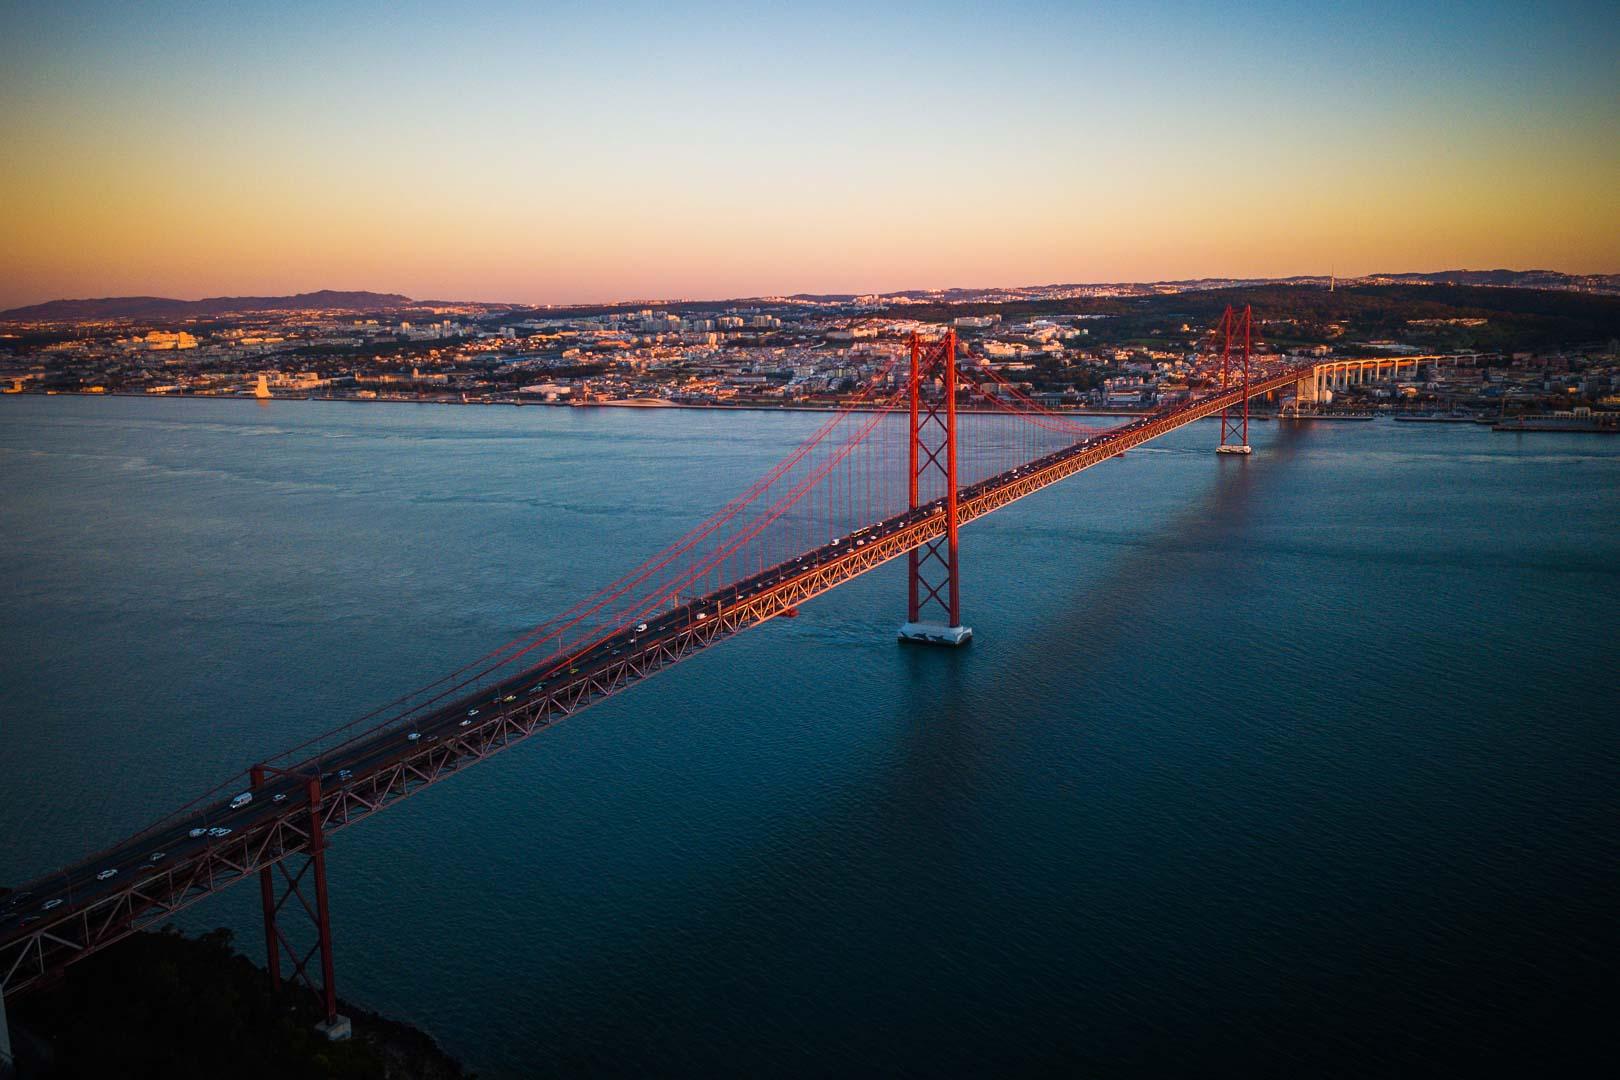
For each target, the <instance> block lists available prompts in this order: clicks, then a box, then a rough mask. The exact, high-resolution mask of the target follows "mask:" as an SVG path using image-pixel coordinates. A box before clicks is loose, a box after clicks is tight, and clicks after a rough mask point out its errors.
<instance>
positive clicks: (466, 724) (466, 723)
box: [461, 720, 472, 727]
mask: <svg viewBox="0 0 1620 1080" xmlns="http://www.w3.org/2000/svg"><path fill="white" fill-rule="evenodd" d="M471 723H472V721H471V720H463V721H462V722H461V726H462V727H466V726H468V725H469V724H471Z"/></svg>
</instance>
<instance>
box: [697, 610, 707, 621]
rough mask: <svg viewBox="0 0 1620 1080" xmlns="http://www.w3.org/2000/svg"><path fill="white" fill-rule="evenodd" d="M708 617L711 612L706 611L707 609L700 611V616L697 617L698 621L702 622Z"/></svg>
mask: <svg viewBox="0 0 1620 1080" xmlns="http://www.w3.org/2000/svg"><path fill="white" fill-rule="evenodd" d="M708 617H709V613H708V612H706V611H700V612H698V617H697V621H698V622H702V621H703V620H704V619H707V618H708Z"/></svg>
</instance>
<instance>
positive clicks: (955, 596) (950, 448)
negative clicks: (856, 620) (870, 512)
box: [900, 330, 973, 645]
mask: <svg viewBox="0 0 1620 1080" xmlns="http://www.w3.org/2000/svg"><path fill="white" fill-rule="evenodd" d="M925 353H926V355H925ZM935 372H937V373H938V376H939V380H940V384H941V386H942V388H943V390H944V400H943V401H929V402H927V403H924V402H923V400H922V382H923V379H924V378H932V377H933V375H934V374H935ZM908 460H909V470H908V471H909V477H908V480H907V485H908V488H909V491H910V494H911V508H912V509H913V510H915V509H916V508H917V507H919V506H922V505H924V504H925V503H924V500H923V498H922V496H923V494H924V492H923V491H922V490H921V483H920V482H921V481H922V480H923V478H925V477H926V478H928V479H929V480H931V481H932V484H931V486H930V489H929V493H931V492H932V490H933V488H934V487H938V486H941V481H943V485H942V486H943V488H944V491H943V499H944V507H943V510H944V514H945V535H944V536H941V537H938V538H936V539H934V540H930V541H928V542H927V543H926V544H923V545H922V546H921V547H916V548H912V549H911V551H910V552H909V553H908V555H907V557H906V567H907V571H908V573H907V583H908V589H907V600H906V622H905V625H903V626H901V627H900V640H901V641H916V642H924V643H927V644H930V645H962V644H965V643H966V642H967V641H968V640H969V639H971V638H972V637H973V630H972V629H971V628H969V627H966V626H963V625H962V590H961V581H960V577H959V575H958V556H957V505H956V494H957V492H956V487H957V485H956V331H955V330H949V331H946V334H945V337H944V338H943V339H941V340H940V341H939V342H938V343H936V344H934V345H930V346H929V347H928V348H927V350H924V349H923V347H922V341H921V339H920V338H918V336H917V335H916V334H912V335H911V452H910V454H909V455H908ZM929 501H932V500H929ZM929 616H932V618H930V617H929Z"/></svg>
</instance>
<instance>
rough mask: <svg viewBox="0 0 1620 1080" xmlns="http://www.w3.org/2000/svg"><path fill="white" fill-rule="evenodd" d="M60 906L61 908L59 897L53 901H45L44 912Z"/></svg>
mask: <svg viewBox="0 0 1620 1080" xmlns="http://www.w3.org/2000/svg"><path fill="white" fill-rule="evenodd" d="M61 906H62V898H61V897H60V896H58V897H57V898H56V899H55V900H47V901H45V905H44V910H46V911H49V910H51V908H54V907H61Z"/></svg>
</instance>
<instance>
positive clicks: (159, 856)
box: [146, 851, 169, 863]
mask: <svg viewBox="0 0 1620 1080" xmlns="http://www.w3.org/2000/svg"><path fill="white" fill-rule="evenodd" d="M168 854H169V853H168V852H167V851H154V852H152V854H150V855H148V856H147V857H146V861H147V862H155V863H158V862H162V861H163V860H164V858H166V857H167V856H168Z"/></svg>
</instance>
